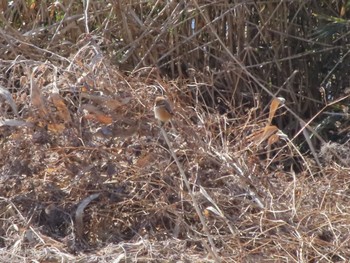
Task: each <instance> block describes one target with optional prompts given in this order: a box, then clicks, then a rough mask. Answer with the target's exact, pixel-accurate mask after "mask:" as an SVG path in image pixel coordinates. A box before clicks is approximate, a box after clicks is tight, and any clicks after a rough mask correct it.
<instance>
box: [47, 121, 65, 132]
mask: <svg viewBox="0 0 350 263" xmlns="http://www.w3.org/2000/svg"><path fill="white" fill-rule="evenodd" d="M47 128H48V130H49V131H52V132H54V133H61V132H63V131H64V129H65V126H64V124H62V123H51V124H48V125H47Z"/></svg>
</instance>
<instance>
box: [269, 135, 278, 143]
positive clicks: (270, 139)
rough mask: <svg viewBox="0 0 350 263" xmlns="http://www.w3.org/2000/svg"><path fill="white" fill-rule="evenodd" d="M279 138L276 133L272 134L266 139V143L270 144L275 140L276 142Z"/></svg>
mask: <svg viewBox="0 0 350 263" xmlns="http://www.w3.org/2000/svg"><path fill="white" fill-rule="evenodd" d="M279 140H280V137H279V136H278V135H277V134H272V135H271V136H270V138H269V139H268V141H267V144H268V145H272V144H274V143H275V142H278V141H279Z"/></svg>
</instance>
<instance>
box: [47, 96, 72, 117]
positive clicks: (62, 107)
mask: <svg viewBox="0 0 350 263" xmlns="http://www.w3.org/2000/svg"><path fill="white" fill-rule="evenodd" d="M51 100H52V103H53V104H54V105H55V107H56V108H57V112H58V115H59V116H60V118H61V119H62V120H63V121H64V122H65V123H70V122H71V121H72V119H71V117H70V113H69V110H68V108H67V106H66V104H65V102H64V100H63V99H62V98H61V96H60V95H59V94H57V93H54V94H52V95H51Z"/></svg>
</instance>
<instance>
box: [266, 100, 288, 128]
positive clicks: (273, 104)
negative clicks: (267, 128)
mask: <svg viewBox="0 0 350 263" xmlns="http://www.w3.org/2000/svg"><path fill="white" fill-rule="evenodd" d="M284 102H285V99H284V98H282V97H277V98H274V99H273V100H272V102H271V105H270V112H269V118H268V122H267V123H268V125H270V124H271V122H272V119H273V117H275V113H276V110H277V109H278V107H279V106H280V105H281V104H282V105H283V104H284Z"/></svg>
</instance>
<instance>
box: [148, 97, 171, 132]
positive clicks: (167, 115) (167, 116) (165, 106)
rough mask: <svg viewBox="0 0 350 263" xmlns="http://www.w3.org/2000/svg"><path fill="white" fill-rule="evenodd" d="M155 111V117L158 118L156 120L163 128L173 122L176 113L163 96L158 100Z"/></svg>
mask: <svg viewBox="0 0 350 263" xmlns="http://www.w3.org/2000/svg"><path fill="white" fill-rule="evenodd" d="M153 110H154V117H156V119H158V120H159V121H160V122H161V126H163V125H164V124H165V123H167V122H168V121H171V119H172V118H173V116H174V112H173V110H172V108H171V106H170V103H169V101H168V100H167V99H166V98H165V97H163V96H160V97H157V98H156V100H155V103H154V108H153Z"/></svg>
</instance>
